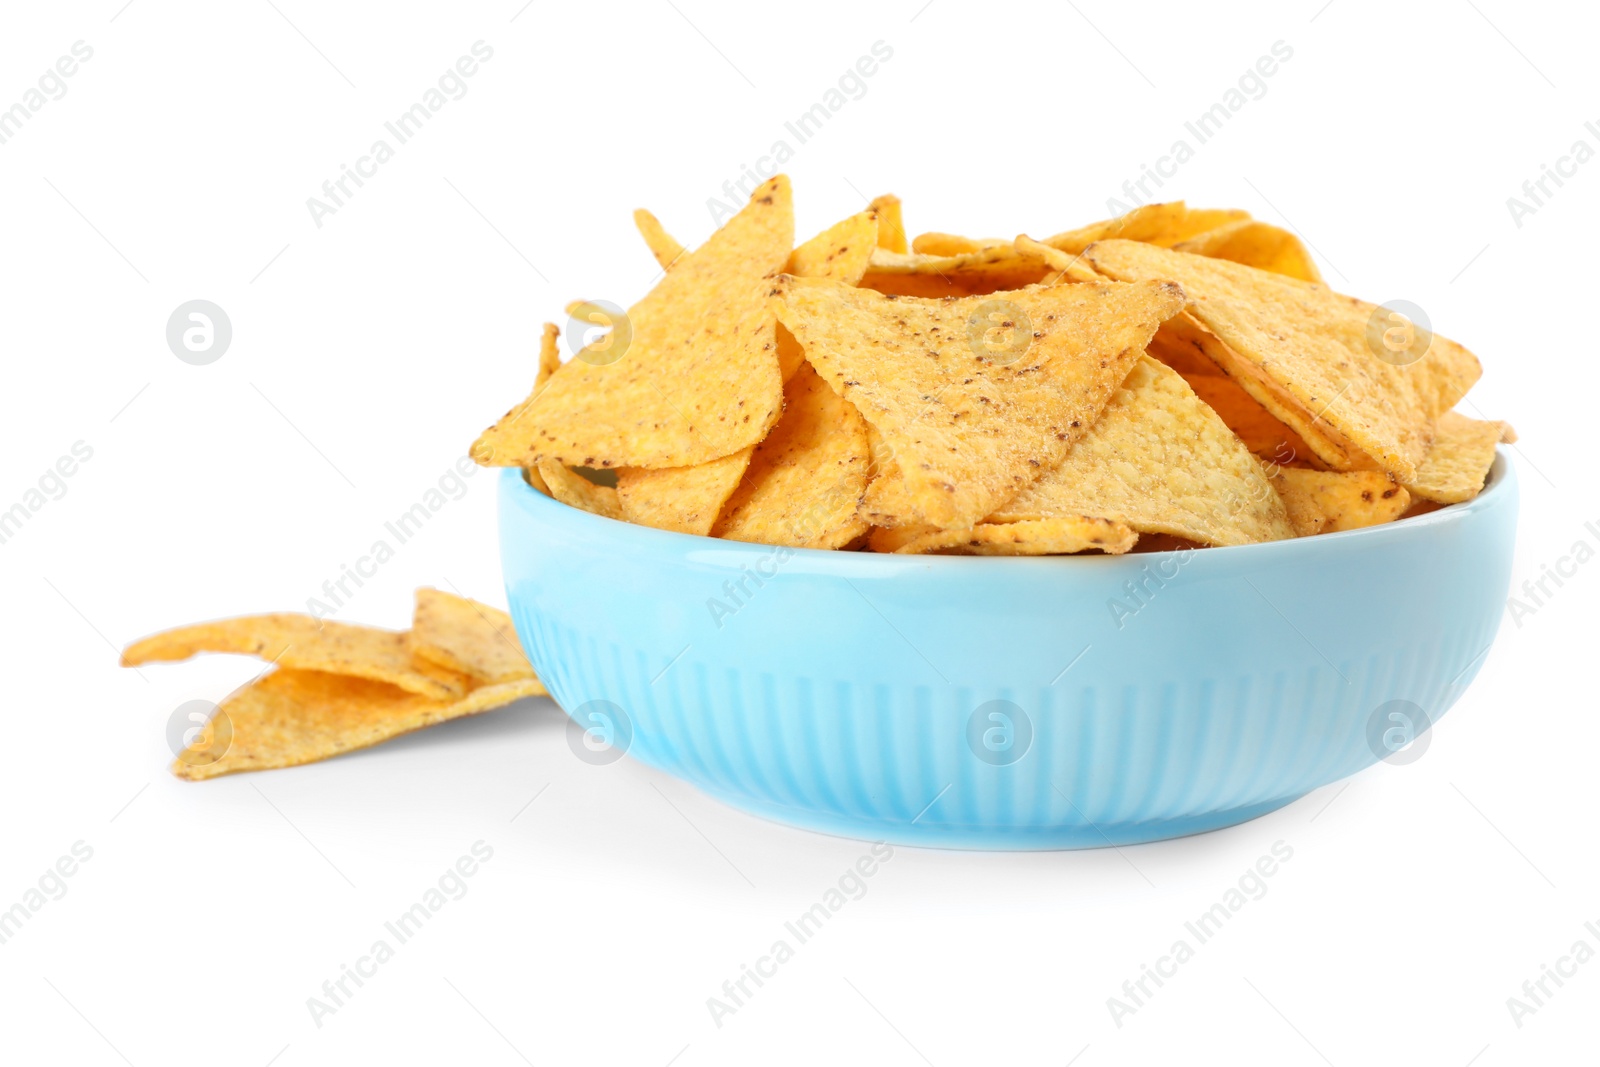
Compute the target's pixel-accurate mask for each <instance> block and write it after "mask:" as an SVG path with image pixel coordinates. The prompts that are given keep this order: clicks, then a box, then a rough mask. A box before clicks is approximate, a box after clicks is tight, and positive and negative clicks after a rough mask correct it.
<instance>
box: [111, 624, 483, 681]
mask: <svg viewBox="0 0 1600 1067" xmlns="http://www.w3.org/2000/svg"><path fill="white" fill-rule="evenodd" d="M201 652H231V653H236V654H239V655H245V656H258V657H260V658H261V659H264V660H267V661H268V662H270V663H276V664H278V665H279V666H281V667H293V668H296V669H299V670H309V671H322V672H326V673H328V674H343V675H348V676H350V677H352V678H367V679H370V680H372V681H375V682H387V683H389V684H391V685H395V686H398V687H400V688H401V689H404V690H407V691H409V692H412V693H418V694H421V695H422V696H426V697H431V698H434V699H442V698H449V697H456V696H460V695H461V694H462V693H464V692H466V690H467V687H468V681H467V679H464V678H462V677H461V676H460V675H458V674H456V673H455V672H454V671H450V670H444V669H441V668H439V667H435V666H433V665H432V664H429V663H418V662H415V661H414V660H413V659H412V657H411V645H410V642H409V640H408V639H407V636H406V634H404V633H397V632H396V631H394V630H379V629H376V628H374V627H371V626H355V625H352V624H350V623H346V622H334V621H332V620H331V619H316V618H313V617H311V616H310V615H291V614H275V615H244V616H240V617H239V618H233V619H219V620H217V621H216V622H202V623H198V624H196V625H194V626H181V627H179V628H177V629H175V630H166V631H164V632H162V633H158V634H153V635H151V636H150V637H146V638H144V639H142V640H139V641H135V642H134V643H133V644H131V645H129V646H128V647H127V648H126V649H124V650H123V653H122V665H123V666H124V667H138V666H141V665H143V664H146V663H172V662H176V661H178V660H185V659H188V658H189V657H190V656H193V655H196V654H198V653H201Z"/></svg>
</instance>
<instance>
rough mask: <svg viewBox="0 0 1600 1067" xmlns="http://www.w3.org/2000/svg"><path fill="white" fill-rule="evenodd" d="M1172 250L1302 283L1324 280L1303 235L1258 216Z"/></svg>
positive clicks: (1190, 240) (1222, 227) (1181, 243)
mask: <svg viewBox="0 0 1600 1067" xmlns="http://www.w3.org/2000/svg"><path fill="white" fill-rule="evenodd" d="M1172 250H1173V251H1174V252H1190V253H1193V254H1194V255H1197V256H1210V257H1212V258H1213V259H1226V260H1230V261H1232V262H1234V263H1243V264H1244V265H1245V266H1247V267H1258V268H1260V269H1261V270H1266V271H1271V272H1272V273H1274V274H1282V275H1285V276H1287V277H1290V278H1299V279H1300V280H1301V281H1303V282H1320V281H1322V272H1321V271H1319V270H1318V269H1317V264H1316V262H1315V261H1314V260H1312V258H1311V253H1310V252H1308V251H1306V246H1305V245H1304V244H1303V243H1302V242H1301V240H1300V238H1298V237H1296V236H1295V235H1294V234H1292V233H1290V232H1289V231H1288V230H1284V229H1280V228H1279V227H1277V226H1274V225H1272V223H1270V222H1262V221H1260V220H1259V219H1239V220H1238V221H1236V222H1229V223H1226V224H1224V225H1222V226H1218V227H1217V228H1215V229H1212V230H1207V231H1206V232H1205V233H1202V234H1200V235H1199V236H1197V237H1192V238H1190V239H1189V240H1187V241H1181V242H1179V243H1178V244H1175V245H1173V246H1172Z"/></svg>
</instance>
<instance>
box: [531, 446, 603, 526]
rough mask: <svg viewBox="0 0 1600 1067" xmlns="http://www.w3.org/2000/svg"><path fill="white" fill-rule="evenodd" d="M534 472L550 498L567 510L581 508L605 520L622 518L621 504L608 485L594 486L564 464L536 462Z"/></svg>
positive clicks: (549, 461)
mask: <svg viewBox="0 0 1600 1067" xmlns="http://www.w3.org/2000/svg"><path fill="white" fill-rule="evenodd" d="M538 472H539V476H540V477H541V478H543V479H544V483H545V484H546V485H547V486H549V487H550V495H551V496H553V497H555V498H556V499H557V500H559V501H561V502H562V503H563V504H565V505H567V506H568V507H573V508H581V509H583V510H584V511H588V512H593V513H594V514H596V515H604V516H605V517H606V518H608V519H621V518H622V517H623V515H622V501H621V500H620V499H619V498H618V495H617V491H616V490H615V489H613V488H611V487H610V486H609V485H596V484H595V483H593V482H591V481H590V480H589V479H587V478H585V477H584V476H583V475H581V474H579V473H578V472H577V471H575V470H572V469H570V468H568V467H567V466H566V465H565V464H563V463H557V462H556V461H555V460H550V459H542V460H540V461H539V466H538ZM619 478H620V475H619Z"/></svg>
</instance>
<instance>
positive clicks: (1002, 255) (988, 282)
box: [861, 244, 1050, 298]
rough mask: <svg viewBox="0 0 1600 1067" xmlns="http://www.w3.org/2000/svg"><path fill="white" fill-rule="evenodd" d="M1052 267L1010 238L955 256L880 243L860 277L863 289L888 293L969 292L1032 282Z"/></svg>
mask: <svg viewBox="0 0 1600 1067" xmlns="http://www.w3.org/2000/svg"><path fill="white" fill-rule="evenodd" d="M1049 273H1050V268H1049V267H1048V265H1047V264H1045V262H1044V261H1043V260H1041V259H1039V258H1037V257H1035V256H1031V255H1024V254H1023V253H1021V252H1018V251H1017V249H1016V248H1015V247H1013V246H1012V245H1009V244H1002V245H996V246H994V247H991V248H985V249H982V250H980V251H977V252H967V253H963V254H961V255H955V256H926V255H920V254H918V253H916V252H911V253H907V254H895V253H892V252H887V251H884V250H883V249H881V248H880V249H878V250H877V251H875V252H874V253H873V254H872V262H871V263H870V264H869V265H868V267H867V272H866V274H865V275H864V276H863V277H862V279H861V287H862V288H863V289H874V290H876V291H878V292H880V293H884V294H886V295H889V296H917V297H929V298H932V297H945V296H973V295H976V294H979V293H994V292H999V291H1001V290H1003V289H1021V288H1023V287H1024V286H1028V285H1032V284H1034V283H1036V282H1038V281H1040V280H1041V279H1043V278H1044V277H1045V276H1046V275H1047V274H1049Z"/></svg>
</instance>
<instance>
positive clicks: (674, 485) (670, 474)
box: [617, 419, 783, 537]
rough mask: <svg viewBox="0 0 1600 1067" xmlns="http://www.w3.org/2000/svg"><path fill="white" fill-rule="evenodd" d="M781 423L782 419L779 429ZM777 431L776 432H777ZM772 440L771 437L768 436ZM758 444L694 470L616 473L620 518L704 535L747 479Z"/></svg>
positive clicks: (630, 469)
mask: <svg viewBox="0 0 1600 1067" xmlns="http://www.w3.org/2000/svg"><path fill="white" fill-rule="evenodd" d="M782 425H783V420H782V419H780V420H778V426H782ZM777 432H778V429H777V427H774V428H773V430H772V433H777ZM767 438H768V440H771V438H772V434H768V435H767ZM755 447H756V446H754V445H750V446H748V447H746V448H741V449H739V451H737V452H735V453H733V454H732V455H727V456H722V457H720V458H718V459H713V460H708V461H706V462H705V463H697V464H695V465H694V466H692V467H663V468H661V469H660V470H649V469H647V468H644V467H624V468H622V469H621V470H619V471H617V498H618V500H619V502H620V503H621V506H622V516H621V517H622V518H624V519H626V520H627V521H629V522H636V523H638V524H639V525H641V526H654V527H655V528H656V529H658V530H674V531H676V532H678V533H686V534H698V535H699V536H701V537H704V536H705V535H706V534H709V533H710V532H711V526H712V524H713V523H715V522H716V521H717V513H718V512H720V511H721V510H722V505H723V503H724V502H725V501H727V499H728V497H729V496H730V495H731V494H732V493H733V491H734V490H735V489H737V488H738V487H739V479H741V478H743V477H744V472H745V468H746V467H748V466H749V465H750V456H751V454H752V453H753V452H754V451H755Z"/></svg>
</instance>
